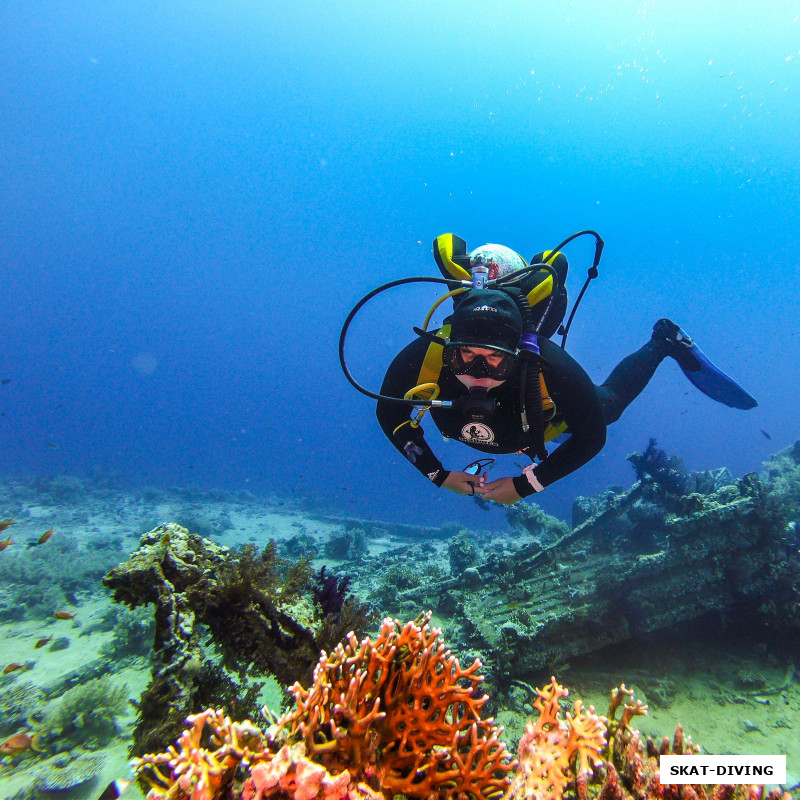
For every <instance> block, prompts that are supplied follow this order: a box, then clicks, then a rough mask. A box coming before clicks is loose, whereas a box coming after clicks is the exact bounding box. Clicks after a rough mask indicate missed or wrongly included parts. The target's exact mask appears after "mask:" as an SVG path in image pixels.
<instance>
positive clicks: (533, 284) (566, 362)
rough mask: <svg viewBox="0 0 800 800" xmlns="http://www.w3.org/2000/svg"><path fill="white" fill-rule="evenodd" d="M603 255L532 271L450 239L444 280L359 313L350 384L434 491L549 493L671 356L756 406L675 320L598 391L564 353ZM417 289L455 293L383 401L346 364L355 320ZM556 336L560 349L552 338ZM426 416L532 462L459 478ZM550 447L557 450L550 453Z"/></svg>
mask: <svg viewBox="0 0 800 800" xmlns="http://www.w3.org/2000/svg"><path fill="white" fill-rule="evenodd" d="M584 234H591V235H594V236H595V239H596V250H595V258H594V263H593V265H592V267H591V268H590V269H589V272H588V277H587V279H586V283H585V284H584V286H583V289H582V290H581V292H580V294H579V296H578V300H577V302H576V304H575V307H573V309H572V313H571V315H570V317H569V320H568V322H567V324H566V326H564V325H563V324H562V321H563V319H564V316H565V314H566V310H567V305H568V302H567V293H566V288H565V281H566V277H567V270H568V264H567V259H566V257H565V256H564V255H563V253H561V252H560V249H561V247H563V246H564V245H565V244H567V243H568V242H570V241H571V240H572V239H574V238H576V237H577V236H581V235H584ZM602 248H603V241H602V239H601V238H600V236H599V235H598V234H596V233H595V232H594V231H581V232H579V233H577V234H574V235H573V236H571V237H569V239H567V240H565V241H564V242H562V243H561V244H559V246H558V247H557V248H555V249H554V250H552V251H544V252H543V253H539V254H537V255H535V256H534V257H533V258H532V259H531V263H530V265H529V264H528V263H526V262H525V260H524V258H523V257H522V256H520V255H519V254H518V253H516V252H514V251H513V250H511V249H509V248H507V247H504V246H503V245H496V244H487V245H483V246H482V247H479V248H477V249H475V250H472V251H471V252H469V253H467V251H466V243H465V242H464V240H463V239H460V238H458V237H457V236H454V235H453V234H444V235H443V236H439V237H437V238H436V239H435V240H434V257H435V260H436V263H437V265H438V267H439V269H440V271H441V273H442V276H443V278H442V279H438V278H427V279H425V278H409V279H403V280H400V281H395V282H393V283H391V284H386V285H385V286H382V287H379V288H378V289H376V290H375V291H374V292H372V293H370V294H369V295H367V297H365V298H363V299H362V301H360V303H359V304H358V305H357V306H356V307H355V308H354V309H353V311H352V312H351V314H350V316H349V317H348V319H347V321H346V322H345V325H344V327H343V329H342V336H341V339H340V359H341V362H342V367H343V369H344V372H345V375H346V376H347V377H348V379H349V380H350V381H351V383H353V385H354V386H356V388H358V389H359V391H362V392H363V393H365V394H368V395H369V396H370V397H374V398H375V399H377V400H378V404H377V412H376V413H377V417H378V422H379V423H380V426H381V428H382V429H383V431H384V433H385V434H386V436H387V438H388V439H389V440H390V441H391V443H392V444H393V445H394V447H395V448H396V449H397V450H398V451H399V452H400V453H401V454H402V455H403V456H404V457H405V458H406V459H407V460H408V461H409V462H410V463H411V464H413V466H414V467H416V469H417V470H419V471H420V472H421V473H422V474H423V475H424V476H425V477H426V478H427V479H428V480H429V481H431V482H432V483H433V484H434V485H436V486H438V487H442V486H444V487H445V488H447V489H450V490H451V491H453V492H456V493H458V494H465V495H479V496H480V497H482V498H483V499H484V500H493V501H495V502H498V503H502V504H512V503H516V502H517V501H518V500H520V499H521V498H524V497H528V496H530V495H532V494H535V493H538V492H541V491H543V490H544V489H545V488H546V487H547V486H550V485H551V484H552V483H554V482H555V481H557V480H560V479H561V478H563V477H564V476H565V475H568V474H570V473H571V472H573V471H575V470H576V469H578V468H579V467H581V466H583V465H584V464H586V463H587V462H588V461H590V460H591V459H592V458H594V456H596V455H597V454H598V453H599V452H600V450H602V448H603V446H604V444H605V441H606V428H607V426H608V425H610V424H611V423H613V422H616V421H617V420H618V419H619V418H620V416H621V415H622V413H623V412H624V411H625V409H626V408H627V407H628V405H630V403H631V402H632V401H633V400H634V399H635V398H636V397H638V395H639V394H640V393H641V392H642V390H643V389H644V388H645V386H647V384H648V382H649V381H650V379H651V378H652V376H653V374H654V373H655V371H656V368H657V367H658V365H659V364H660V363H661V362H662V361H663V360H664V359H665V358H672V359H674V360H675V361H676V362H677V363H678V365H679V367H680V368H681V370H682V371H683V372H684V374H685V375H686V376H687V377H688V378H689V380H690V381H691V382H692V383H693V384H694V385H695V386H696V387H697V388H698V389H700V391H701V392H703V393H704V394H706V395H708V396H709V397H711V398H712V399H714V400H716V401H718V402H721V403H724V404H726V405H728V406H731V407H734V408H742V409H747V408H753V407H755V406H756V405H757V403H756V400H755V399H754V398H753V397H752V396H751V395H750V394H749V393H748V392H746V391H745V390H744V389H743V388H742V387H741V386H739V384H737V383H736V382H735V381H733V380H732V379H731V378H730V377H728V376H727V375H726V374H725V373H724V372H722V371H721V370H720V369H718V368H717V367H716V366H715V365H714V364H712V362H711V361H709V359H708V358H707V357H706V356H705V354H704V353H703V352H702V351H701V350H700V348H699V347H698V346H697V344H696V343H695V342H694V341H693V339H692V338H691V337H690V336H688V335H687V334H686V332H685V331H684V330H683V329H681V328H680V327H679V326H678V325H676V324H675V323H674V322H672V321H671V320H668V319H660V320H658V321H657V322H656V323H655V325H654V326H653V331H652V334H651V336H650V339H649V341H647V342H646V344H644V345H643V346H642V347H641V348H639V349H638V350H637V351H636V352H634V353H632V354H631V355H629V356H627V357H626V358H624V359H623V360H622V361H621V362H620V363H619V364H618V365H617V366H616V367H615V368H614V369H613V370H612V372H611V374H610V375H609V376H608V378H607V379H606V381H605V382H604V383H603V384H602V385H600V386H597V385H595V384H594V383H593V382H592V380H591V379H590V378H589V376H588V375H587V374H586V372H585V371H584V369H583V368H582V367H581V366H580V364H578V362H577V361H575V359H573V358H572V357H571V356H570V355H569V354H568V353H567V352H566V350H565V343H566V337H567V333H568V331H569V326H570V325H571V323H572V319H573V317H574V314H575V311H576V309H577V306H578V304H579V303H580V300H581V299H582V297H583V294H584V292H585V291H586V288H587V287H588V285H589V282H590V281H591V280H592V279H593V278H595V277H597V265H598V263H599V261H600V255H601V253H602ZM419 281H428V282H437V283H445V284H446V285H447V286H448V288H450V289H451V291H450V292H448V293H447V294H445V295H444V297H442V298H440V299H439V301H437V303H436V305H434V307H433V308H432V309H431V310H430V312H429V313H428V317H427V319H426V321H425V325H424V326H423V328H422V329H420V328H415V329H414V331H415V333H416V334H417V339H416V340H415V341H413V342H411V344H409V345H408V346H407V347H405V348H404V349H403V350H402V351H401V352H400V353H399V354H398V355H397V356H396V357H395V358H394V360H393V361H392V363H391V365H390V366H389V368H388V370H387V372H386V375H385V377H384V380H383V384H382V386H381V391H380V394H376V393H373V392H369V391H368V390H366V389H364V388H363V387H362V386H360V385H359V384H358V383H357V382H356V381H355V379H354V378H353V377H352V375H351V374H350V372H349V370H348V368H347V365H346V362H345V359H344V340H345V336H346V332H347V328H348V326H349V324H350V321H351V320H352V318H353V316H354V315H355V313H357V311H358V310H359V309H360V308H361V306H362V305H363V304H364V303H365V302H367V301H368V300H369V299H371V297H373V296H375V294H377V293H379V292H381V291H384V290H385V289H387V288H391V287H392V286H395V285H399V284H402V283H407V282H419ZM450 297H452V299H453V304H454V309H453V313H452V315H450V316H449V317H447V318H446V319H445V320H444V323H443V324H442V325H441V327H440V328H439V329H438V330H437V331H435V332H432V331H428V330H426V328H427V324H428V322H429V320H430V318H431V316H432V314H433V311H434V310H435V309H436V308H437V307H438V305H439V304H440V303H441V302H443V301H444V300H445V299H446V298H450ZM557 331H558V333H560V335H561V336H562V342H561V345H560V346H559V345H558V344H556V343H555V342H553V341H551V339H550V338H549V337H550V336H552V335H553V334H554V333H556V332H557ZM409 407H410V408H411V412H412V413H411V414H409ZM427 411H430V414H431V418H432V419H433V422H434V424H435V425H436V427H437V428H438V429H439V431H440V432H441V434H442V435H443V436H444V437H445V439H446V440H448V439H456V440H457V441H460V442H463V443H464V444H467V445H469V446H470V447H472V448H474V449H476V450H478V451H481V452H482V453H485V454H488V455H490V456H494V455H496V454H501V453H504V454H505V453H516V454H518V455H522V454H524V455H526V456H528V457H529V458H530V460H531V464H530V465H528V466H526V467H525V468H524V469H523V470H522V473H521V474H520V475H517V476H515V477H502V478H499V479H497V480H493V481H491V482H487V473H486V472H483V473H481V470H483V469H484V468H485V467H486V466H487V465H488V464H490V463H492V462H493V461H494V459H493V458H492V457H489V458H484V459H479V460H478V461H475V462H473V463H472V464H470V465H469V466H467V467H465V468H464V469H461V470H458V469H455V470H448V469H446V468H445V467H444V465H443V464H442V462H441V461H440V460H439V458H438V457H437V456H436V455H435V454H434V452H433V450H432V449H431V447H430V445H429V444H428V442H427V441H426V438H425V433H424V431H423V428H422V426H421V425H420V420H421V418H422V416H423V415H424V413H426V412H427ZM550 442H552V443H553V444H555V445H556V447H555V449H553V450H552V451H551V452H548V450H547V447H546V445H547V443H550Z"/></svg>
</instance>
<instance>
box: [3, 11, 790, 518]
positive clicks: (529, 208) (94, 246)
mask: <svg viewBox="0 0 800 800" xmlns="http://www.w3.org/2000/svg"><path fill="white" fill-rule="evenodd" d="M704 5H705V6H706V7H705V8H704V9H702V10H698V9H697V8H696V6H697V4H696V3H693V2H692V3H690V2H688V0H682V1H681V2H668V3H667V2H616V3H594V2H574V3H544V2H499V3H495V4H488V3H479V2H474V1H469V2H458V3H456V2H434V3H432V2H416V0H411V1H410V2H405V3H402V4H400V3H393V4H389V3H385V2H380V1H379V2H375V1H374V0H373V2H369V3H367V2H335V0H334V1H330V0H329V1H328V2H325V3H322V2H310V0H294V1H293V2H291V3H282V4H278V3H274V2H245V1H244V0H226V1H225V2H221V1H219V0H216V1H215V2H187V1H186V0H173V1H172V2H168V3H164V2H153V0H139V1H138V2H136V3H132V2H131V3H125V2H116V3H109V2H108V0H76V2H73V3H58V2H35V0H29V2H25V3H5V4H3V6H2V8H1V9H0V110H1V111H0V175H2V180H0V270H1V271H2V287H3V310H2V326H1V327H0V330H1V331H2V334H1V335H2V347H0V379H1V380H3V381H7V382H5V383H3V384H0V414H2V416H0V454H1V455H2V462H0V472H2V474H3V475H5V476H13V475H30V474H54V473H62V472H65V473H73V474H78V475H105V474H114V475H122V476H125V477H126V479H128V480H130V481H131V482H132V483H133V484H156V485H164V486H172V485H196V486H201V487H209V488H212V487H221V488H225V489H232V490H236V489H249V490H251V491H253V492H255V493H263V492H302V493H306V492H317V493H319V495H320V497H321V498H323V501H324V503H326V504H327V505H328V507H336V508H339V509H341V510H342V511H344V512H346V513H352V514H356V515H359V516H380V517H382V518H388V519H397V520H402V521H409V522H423V521H431V522H441V521H445V520H450V519H457V520H459V521H463V522H467V523H470V522H471V523H474V524H475V525H480V526H486V525H489V524H498V525H500V524H502V521H503V517H502V514H501V513H500V512H499V511H492V512H490V513H489V514H487V513H485V512H483V511H481V510H480V509H478V508H477V507H476V506H475V504H474V503H473V502H472V501H470V500H467V499H465V498H461V497H457V496H455V495H453V494H451V493H449V492H446V491H444V490H442V491H438V490H436V489H435V488H433V487H432V486H431V485H429V484H428V483H427V482H426V481H425V480H424V479H422V478H421V477H420V476H419V475H418V474H417V473H416V471H415V470H413V469H412V468H411V467H409V465H408V464H406V463H404V462H403V461H402V460H401V459H400V458H399V456H398V455H397V453H396V452H395V451H394V449H393V448H392V447H391V446H390V445H389V443H388V442H387V441H386V440H385V439H384V437H383V435H382V433H381V432H380V430H379V428H378V426H377V423H376V422H375V420H374V410H373V403H372V401H370V400H368V399H367V398H366V397H363V396H361V395H359V394H357V393H356V392H355V391H354V390H353V389H352V388H351V387H350V386H349V384H347V383H346V381H345V380H344V378H343V376H342V374H341V371H340V369H339V365H338V359H337V340H338V333H339V328H340V326H341V323H342V321H343V320H344V318H345V316H346V314H347V312H348V311H349V309H350V307H351V306H352V305H353V304H354V303H355V302H356V301H357V300H358V299H359V298H360V297H361V296H362V295H363V294H365V293H366V292H367V291H368V290H369V289H371V288H372V287H373V286H375V285H377V284H378V283H381V282H384V281H388V280H391V279H395V278H399V277H402V276H405V275H413V274H417V275H425V274H427V275H435V274H437V272H436V267H435V265H434V263H433V260H432V258H431V256H430V243H431V240H432V239H433V238H434V236H436V235H438V234H440V233H443V232H446V231H452V232H455V233H457V234H458V235H460V236H462V237H463V238H465V239H466V240H467V242H468V244H469V246H470V247H474V246H477V245H479V244H482V243H484V242H487V241H488V242H500V243H503V244H506V245H509V246H510V247H513V248H515V249H517V250H519V251H520V252H522V254H523V255H525V256H526V257H527V258H529V257H530V256H531V255H532V254H533V253H535V252H536V251H537V250H541V249H543V248H549V247H552V246H554V245H555V244H556V243H557V242H558V241H560V240H561V239H562V238H564V237H566V236H567V235H568V234H570V233H572V232H573V231H575V230H579V229H581V228H595V229H597V230H598V231H599V232H600V233H601V234H602V235H603V237H604V238H605V240H606V242H607V246H606V250H605V255H604V259H603V262H602V264H601V277H600V279H599V280H597V281H596V282H595V284H594V285H593V286H592V289H591V290H590V292H589V294H588V296H587V298H586V300H585V302H584V304H583V306H582V308H581V310H580V312H579V314H578V317H577V319H576V322H575V325H574V327H573V331H572V333H571V337H570V342H569V349H570V352H572V353H573V355H574V356H575V357H576V358H578V360H579V361H580V362H581V363H582V364H583V365H584V366H585V368H586V369H587V371H588V372H589V374H590V375H591V376H592V377H593V378H594V379H595V380H596V381H598V382H600V381H602V379H604V378H605V377H606V375H607V374H608V372H609V371H610V370H611V369H612V368H613V366H614V365H615V364H616V363H617V361H618V360H619V359H620V358H621V357H623V356H624V355H626V354H627V353H628V352H630V351H632V350H633V349H635V348H636V347H638V346H639V345H640V344H642V343H643V342H644V341H646V339H647V337H648V336H649V332H650V328H651V326H652V323H653V322H654V321H655V320H656V319H657V318H658V317H660V316H670V317H672V318H674V319H675V320H677V321H678V322H679V323H680V324H681V325H683V326H684V327H685V328H686V329H687V330H688V331H689V332H690V333H691V334H692V335H693V336H694V337H695V338H696V339H697V340H698V342H699V343H700V344H701V345H702V346H703V348H704V350H705V351H706V353H707V354H708V355H709V356H710V357H711V358H712V359H714V360H715V361H717V362H718V363H719V364H720V365H721V366H722V367H724V368H726V369H727V370H728V371H730V372H731V373H732V374H733V375H734V376H735V377H736V379H737V380H738V381H739V382H740V383H742V384H743V385H744V386H745V387H747V388H748V389H749V390H750V391H751V392H752V393H753V394H755V395H756V396H757V397H758V399H759V402H760V405H759V407H758V408H757V409H755V410H754V411H749V412H742V411H734V410H731V409H728V408H725V407H723V406H719V405H717V404H715V403H713V402H712V401H710V400H708V399H707V398H705V397H704V396H702V395H700V394H699V393H698V392H697V391H696V390H695V389H693V388H692V387H691V386H690V384H689V383H688V382H687V381H686V380H685V378H684V377H683V376H682V374H681V373H680V372H679V370H678V369H677V367H676V366H675V365H674V364H672V362H669V363H666V364H664V365H663V366H662V367H661V368H660V370H659V372H658V374H657V375H656V378H655V379H654V380H653V382H652V383H651V385H650V386H649V387H648V388H647V390H646V391H645V393H644V394H643V395H642V396H641V397H640V399H639V400H638V401H637V403H636V404H635V405H634V406H632V407H631V408H630V409H629V410H628V412H627V413H626V415H625V416H624V417H623V419H622V420H621V421H620V422H619V423H617V424H616V425H615V426H613V428H611V430H610V432H609V433H610V435H609V441H608V444H607V446H606V448H605V450H604V451H603V453H602V454H601V455H600V456H599V457H597V458H596V459H595V460H594V461H593V462H592V463H591V464H590V465H588V466H586V467H585V468H584V469H582V470H581V471H580V472H578V473H576V474H574V475H572V476H570V477H568V478H566V479H564V480H563V481H561V482H560V483H559V484H556V485H554V486H552V487H550V488H549V489H548V490H547V492H545V493H544V494H543V495H542V496H541V497H540V498H538V501H539V502H541V503H542V505H543V506H544V507H545V508H546V509H548V510H550V511H553V512H555V513H558V514H560V515H562V516H566V515H568V514H569V509H570V505H571V502H572V498H573V497H574V496H575V495H577V494H588V493H593V492H596V491H599V490H601V489H603V488H604V487H606V486H607V485H608V484H610V483H625V484H627V483H629V482H630V481H631V479H632V476H633V473H632V471H631V469H630V465H629V464H628V463H627V462H626V461H625V456H626V455H627V454H628V453H630V452H631V451H633V450H635V449H639V450H641V449H642V448H644V447H645V446H646V444H647V440H648V438H649V437H650V436H655V437H656V438H657V439H658V440H659V443H660V445H661V446H663V447H664V448H665V449H666V450H668V451H669V452H672V453H676V454H678V455H680V456H682V457H683V458H684V461H685V463H686V464H687V466H689V467H690V468H692V469H703V468H707V467H718V466H723V465H727V466H729V467H730V468H731V470H732V471H733V472H734V473H736V474H743V473H745V472H748V471H752V470H757V469H759V468H760V465H761V461H762V460H763V459H764V458H765V457H766V456H767V455H768V454H770V453H772V452H774V451H776V450H778V449H780V448H781V447H784V446H786V445H788V444H790V443H792V442H793V441H794V440H795V439H796V438H797V437H798V433H799V431H798V425H797V422H796V402H797V400H796V396H797V391H798V370H797V364H798V361H799V360H800V341H799V340H800V336H798V315H797V311H796V292H797V279H798V275H799V274H800V271H798V267H797V254H798V252H800V233H798V225H797V220H798V214H797V207H798V200H799V199H800V198H798V194H799V193H798V186H800V159H798V145H797V130H798V123H799V122H800V21H798V16H797V14H798V10H797V5H796V3H789V2H772V3H769V4H768V6H766V7H765V8H764V9H758V10H756V9H754V8H753V7H752V3H745V2H738V3H729V2H726V3H722V2H714V3H708V4H704ZM567 252H568V255H569V257H570V259H571V270H572V272H571V286H570V288H571V291H572V294H573V296H574V295H575V293H576V291H577V289H578V288H579V286H580V284H581V282H582V280H583V276H584V274H585V270H586V268H587V267H588V266H589V260H590V257H591V253H592V247H591V244H590V243H589V242H588V241H583V242H580V243H576V244H575V245H573V246H571V248H570V249H568V251H567ZM435 297H436V292H435V291H434V290H427V289H426V290H418V289H417V290H415V289H408V290H397V292H396V294H394V295H392V296H391V297H387V296H382V297H381V298H380V299H379V300H378V301H376V303H375V305H374V306H372V307H370V309H369V310H368V311H367V312H366V313H365V315H364V317H363V318H361V319H359V321H358V323H357V324H356V325H355V326H354V331H353V336H352V339H351V340H350V342H349V350H348V353H349V355H350V358H351V360H352V364H353V368H354V370H355V371H357V373H358V376H359V378H360V379H361V380H363V381H364V382H365V383H367V384H368V385H370V386H371V387H372V388H373V389H377V387H378V386H379V383H380V379H381V375H382V370H383V368H384V366H385V365H386V364H387V363H388V361H389V360H390V358H391V356H392V354H393V353H394V352H395V351H396V350H397V349H398V348H399V347H401V346H402V345H403V344H405V343H406V342H407V341H408V340H410V338H411V337H412V333H411V326H412V325H418V324H420V323H421V321H422V318H423V316H424V313H425V311H426V310H427V308H428V306H429V305H430V303H431V302H432V301H433V299H434V298H435ZM762 431H766V433H767V434H769V435H770V436H771V440H768V439H767V437H766V436H765V435H764V434H763V433H762ZM429 439H430V441H431V442H432V444H433V446H434V449H435V450H436V451H437V453H439V455H440V456H441V457H442V459H443V461H444V463H445V465H446V466H451V467H459V466H462V465H463V463H466V462H467V461H469V460H471V457H472V455H471V453H470V452H467V451H466V450H465V449H463V448H461V447H460V446H456V445H452V444H451V445H446V446H445V445H444V444H443V443H441V442H440V437H438V435H437V434H436V433H435V432H434V431H433V430H429ZM506 463H507V466H508V468H509V470H513V473H514V474H516V468H515V467H512V466H511V464H510V460H509V461H508V462H506ZM499 474H500V473H499V472H498V473H497V475H498V476H499Z"/></svg>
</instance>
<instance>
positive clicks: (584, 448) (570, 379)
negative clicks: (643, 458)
mask: <svg viewBox="0 0 800 800" xmlns="http://www.w3.org/2000/svg"><path fill="white" fill-rule="evenodd" d="M539 344H540V348H541V354H542V372H543V374H544V379H545V382H546V384H547V388H548V391H549V392H550V394H551V396H552V398H553V400H554V401H555V403H556V410H557V413H558V415H559V417H561V418H562V419H563V420H564V422H566V423H567V427H568V432H569V433H570V437H569V438H568V439H567V440H566V441H564V442H562V443H561V444H560V445H559V446H558V447H557V448H556V449H555V450H553V452H552V453H550V454H549V455H548V456H547V458H545V459H544V460H543V461H542V462H541V463H539V464H538V465H537V466H536V467H534V469H533V475H534V477H535V478H536V479H537V480H538V482H539V483H540V484H541V485H542V486H543V487H546V486H549V485H550V484H551V483H555V482H556V481H557V480H560V479H561V478H563V477H564V476H565V475H569V474H570V472H574V471H575V470H576V469H578V468H579V467H582V466H583V465H584V464H586V463H587V462H588V461H591V460H592V459H593V458H594V457H595V456H596V455H597V454H598V453H599V452H600V451H601V450H602V449H603V445H605V443H606V423H605V420H604V419H603V410H602V407H601V405H600V398H599V397H598V395H597V389H596V387H595V385H594V384H593V383H592V381H591V379H590V378H589V376H588V375H587V374H586V372H585V371H584V369H583V367H581V365H580V364H578V362H577V361H575V359H574V358H572V356H570V355H569V354H568V353H567V352H566V351H564V350H562V349H561V348H560V347H559V346H558V345H556V344H554V343H553V342H551V341H549V340H540V343H539ZM514 488H515V489H516V491H517V494H519V495H520V497H527V496H528V495H531V494H533V493H534V488H533V486H531V484H530V482H529V481H528V479H527V477H526V476H525V475H521V476H519V477H517V478H514Z"/></svg>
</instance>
